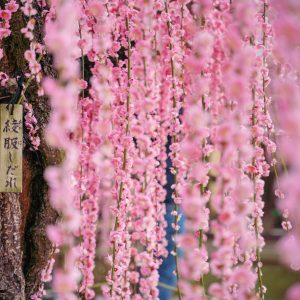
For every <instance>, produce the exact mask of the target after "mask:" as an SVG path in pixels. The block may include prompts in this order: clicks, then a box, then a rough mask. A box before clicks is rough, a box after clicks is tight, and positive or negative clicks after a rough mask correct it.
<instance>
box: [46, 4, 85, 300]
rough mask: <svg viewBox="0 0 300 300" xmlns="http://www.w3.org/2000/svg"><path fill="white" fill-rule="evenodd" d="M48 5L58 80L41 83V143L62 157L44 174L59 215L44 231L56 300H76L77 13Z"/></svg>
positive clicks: (49, 39) (74, 8)
mask: <svg viewBox="0 0 300 300" xmlns="http://www.w3.org/2000/svg"><path fill="white" fill-rule="evenodd" d="M53 5H54V8H55V18H54V19H53V20H52V19H49V20H48V22H47V24H46V28H45V32H46V36H45V43H46V46H47V48H48V50H49V51H50V52H51V53H52V54H53V57H54V65H55V67H56V68H57V70H58V71H59V75H58V78H57V80H54V79H50V78H46V79H45V80H44V82H43V86H44V89H45V91H46V94H47V95H48V96H49V98H50V101H51V108H52V112H51V115H50V122H49V124H48V127H47V130H46V138H47V141H48V142H49V144H50V145H51V146H53V147H57V148H59V149H61V150H62V151H63V153H64V161H63V162H62V164H61V165H60V166H52V167H49V168H48V169H47V170H46V172H45V178H46V180H47V182H48V184H49V195H50V201H51V204H52V206H53V207H54V208H55V209H56V210H57V211H58V212H59V214H60V220H59V222H58V224H57V225H52V226H50V227H48V236H49V238H50V240H51V241H52V242H53V243H54V244H56V245H59V246H60V249H61V252H60V253H61V254H60V259H58V261H59V262H60V263H61V264H60V265H59V266H57V268H56V270H55V272H54V279H53V289H54V291H55V292H56V293H57V298H58V299H77V297H76V296H75V294H74V293H75V292H76V290H77V283H78V280H79V278H80V273H79V271H78V268H77V259H78V253H79V252H78V250H77V248H76V245H75V238H74V233H75V231H77V230H78V228H79V226H80V213H79V211H78V209H76V207H75V196H76V189H75V184H74V176H73V173H74V171H75V170H76V167H77V164H78V147H77V145H76V143H75V142H74V141H73V140H72V133H73V132H74V130H75V129H76V127H77V120H78V116H77V109H76V108H77V102H78V93H79V88H78V85H77V81H78V76H79V68H78V63H77V61H76V58H77V57H76V49H77V39H76V32H77V29H78V27H77V24H78V10H77V9H78V8H77V6H76V5H74V3H73V1H55V3H53Z"/></svg>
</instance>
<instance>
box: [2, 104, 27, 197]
mask: <svg viewBox="0 0 300 300" xmlns="http://www.w3.org/2000/svg"><path fill="white" fill-rule="evenodd" d="M22 152H23V107H22V105H20V104H15V105H8V104H0V192H2V193H8V192H10V193H21V192H22Z"/></svg>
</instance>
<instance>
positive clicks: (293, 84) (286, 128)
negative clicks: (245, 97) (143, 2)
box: [270, 0, 300, 294]
mask: <svg viewBox="0 0 300 300" xmlns="http://www.w3.org/2000/svg"><path fill="white" fill-rule="evenodd" d="M270 5H271V9H272V10H273V11H272V13H274V15H275V17H274V19H273V24H272V25H273V28H274V36H275V40H274V49H273V51H274V57H275V63H276V65H275V67H276V68H274V70H273V73H272V77H273V78H274V80H273V85H272V95H273V98H274V103H275V114H276V118H277V119H278V129H279V131H281V134H280V136H278V142H279V150H280V152H281V155H282V156H283V160H284V161H285V162H286V164H287V166H288V168H289V169H288V170H285V172H284V174H282V175H281V176H280V179H279V182H280V187H281V189H282V192H276V194H277V196H278V198H279V199H278V206H279V208H280V209H281V211H282V213H283V218H285V219H287V218H289V220H290V222H291V223H290V224H289V225H288V226H287V229H289V230H290V231H289V232H288V233H287V234H286V235H285V236H284V237H283V238H282V239H281V241H280V242H279V247H278V250H279V254H280V256H281V259H282V261H283V262H285V263H286V264H287V265H288V266H290V267H291V268H292V269H294V270H299V269H300V255H299V251H298V249H299V245H300V234H299V228H300V226H299V184H298V182H299V176H300V175H299V174H300V163H299V162H300V160H299V155H297V153H296V152H295V149H298V148H299V141H300V138H299V136H300V135H299V134H300V131H299V128H300V127H299V113H300V102H299V94H300V89H299V75H298V72H299V69H300V60H299V39H296V37H297V36H298V35H299V32H300V26H299V20H298V13H299V10H300V3H299V2H296V1H290V0H288V1H285V2H281V1H277V0H274V1H270ZM292 293H293V292H292V289H291V291H290V294H292Z"/></svg>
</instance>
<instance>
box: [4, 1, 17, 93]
mask: <svg viewBox="0 0 300 300" xmlns="http://www.w3.org/2000/svg"><path fill="white" fill-rule="evenodd" d="M18 8H19V5H18V4H17V3H16V1H15V0H10V1H9V2H7V3H6V4H5V8H4V9H0V61H1V60H2V58H3V56H4V54H5V53H4V51H3V48H2V47H3V40H4V39H5V38H7V37H9V36H10V35H11V30H10V20H11V18H12V14H13V13H15V12H16V11H17V10H18ZM8 80H9V76H8V75H7V74H6V73H4V72H0V86H1V87H5V86H6V84H7V82H8Z"/></svg>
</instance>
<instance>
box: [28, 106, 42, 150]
mask: <svg viewBox="0 0 300 300" xmlns="http://www.w3.org/2000/svg"><path fill="white" fill-rule="evenodd" d="M24 110H25V117H24V119H25V126H26V128H27V130H28V136H29V140H30V143H31V150H37V149H38V148H39V145H40V142H41V139H40V137H39V136H38V130H39V127H38V126H37V119H36V117H35V116H34V113H33V109H32V105H31V104H30V103H27V102H26V103H24Z"/></svg>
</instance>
